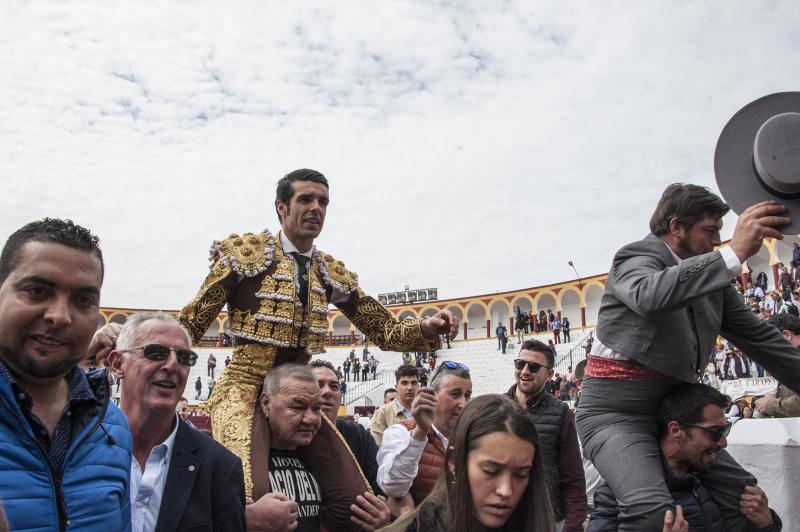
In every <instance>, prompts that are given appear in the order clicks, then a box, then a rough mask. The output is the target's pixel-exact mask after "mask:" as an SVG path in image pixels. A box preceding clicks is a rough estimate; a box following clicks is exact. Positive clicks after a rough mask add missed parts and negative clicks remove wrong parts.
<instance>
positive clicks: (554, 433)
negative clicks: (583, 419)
mask: <svg viewBox="0 0 800 532" xmlns="http://www.w3.org/2000/svg"><path fill="white" fill-rule="evenodd" d="M554 363H555V354H554V353H553V351H552V350H551V349H550V348H549V347H548V346H546V345H545V344H544V343H542V342H540V341H538V340H528V341H526V342H524V343H523V344H522V346H521V347H520V350H519V358H517V359H516V360H514V379H515V381H516V384H514V385H513V386H511V388H510V389H509V390H508V392H507V394H506V395H508V397H509V398H510V399H512V400H514V401H516V402H517V403H518V404H519V405H520V406H521V407H522V408H524V409H525V411H526V412H527V413H528V415H530V417H531V419H532V420H533V423H534V424H535V425H536V432H537V433H538V434H539V439H540V443H541V445H540V446H539V451H538V452H540V453H541V455H542V458H543V462H544V464H545V467H546V468H547V472H548V474H549V477H550V482H549V485H550V486H551V487H552V492H551V501H552V508H553V515H554V517H555V520H556V526H557V529H558V530H563V531H564V532H582V531H583V521H584V520H585V519H586V509H587V501H586V479H585V478H584V475H583V461H582V459H581V452H580V446H579V444H578V433H577V431H576V429H575V416H574V415H573V413H572V411H570V409H569V408H567V405H565V404H564V403H563V402H561V401H559V400H558V399H556V398H555V397H553V396H551V395H550V394H547V393H543V392H544V388H545V384H546V383H547V381H548V380H550V378H551V377H552V376H553V364H554ZM562 386H565V387H566V392H564V391H562V392H561V396H562V399H563V400H566V397H565V393H566V396H567V397H568V396H569V384H567V382H566V381H564V383H563V384H562Z"/></svg>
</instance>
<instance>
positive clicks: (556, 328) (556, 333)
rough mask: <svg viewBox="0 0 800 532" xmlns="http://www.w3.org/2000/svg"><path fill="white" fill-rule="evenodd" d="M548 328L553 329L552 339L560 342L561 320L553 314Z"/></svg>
mask: <svg viewBox="0 0 800 532" xmlns="http://www.w3.org/2000/svg"><path fill="white" fill-rule="evenodd" d="M550 328H551V329H553V340H554V341H555V343H557V344H560V343H561V320H559V319H558V318H557V317H555V316H553V321H551V322H550Z"/></svg>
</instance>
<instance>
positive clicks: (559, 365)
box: [553, 330, 594, 373]
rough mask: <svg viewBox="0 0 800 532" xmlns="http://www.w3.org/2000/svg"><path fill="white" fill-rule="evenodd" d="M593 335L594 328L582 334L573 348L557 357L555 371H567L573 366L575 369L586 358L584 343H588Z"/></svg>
mask: <svg viewBox="0 0 800 532" xmlns="http://www.w3.org/2000/svg"><path fill="white" fill-rule="evenodd" d="M593 335H594V330H590V331H589V332H587V333H586V334H584V335H583V336H581V337H580V338H579V339H578V341H577V342H576V343H575V346H574V347H573V348H572V349H570V350H569V351H568V352H567V353H564V354H563V355H561V356H560V357H559V358H557V359H556V363H555V365H554V369H553V371H555V372H557V373H566V371H567V368H569V367H572V368H573V369H574V368H575V365H576V364H577V363H578V362H580V361H581V360H583V359H585V358H586V350H585V349H584V347H583V344H584V343H586V339H587V338H589V337H590V336H593Z"/></svg>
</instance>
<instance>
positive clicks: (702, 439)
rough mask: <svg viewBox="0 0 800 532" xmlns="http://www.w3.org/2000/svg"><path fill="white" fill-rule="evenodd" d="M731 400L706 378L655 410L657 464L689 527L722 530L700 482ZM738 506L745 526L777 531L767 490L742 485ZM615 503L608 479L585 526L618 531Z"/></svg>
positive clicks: (718, 444)
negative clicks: (659, 460)
mask: <svg viewBox="0 0 800 532" xmlns="http://www.w3.org/2000/svg"><path fill="white" fill-rule="evenodd" d="M729 403H730V401H729V400H728V398H727V397H726V396H725V395H722V394H721V393H720V392H719V391H717V390H715V389H714V388H712V387H711V386H707V385H705V384H699V383H695V384H684V385H681V386H678V387H676V388H674V389H673V390H672V391H670V392H669V393H667V395H665V396H664V398H663V399H662V400H661V403H660V404H659V405H658V409H657V411H656V421H657V424H658V432H659V449H660V451H661V465H662V467H663V470H664V478H665V480H666V483H667V488H668V489H669V492H670V494H671V496H672V498H673V502H674V504H675V505H676V506H677V505H680V506H681V507H682V508H683V518H684V519H685V520H686V521H687V522H688V524H689V527H690V528H691V530H693V531H698V532H722V531H724V530H725V525H724V524H723V520H722V515H721V513H720V509H719V506H717V503H716V502H714V499H713V498H712V497H711V494H710V493H709V491H708V489H707V488H706V487H705V486H704V485H703V480H704V476H705V474H706V473H707V472H708V470H709V469H710V468H711V466H712V465H713V464H714V462H716V460H717V458H718V457H719V455H720V452H721V451H722V450H723V449H724V448H725V447H726V446H727V445H728V442H727V439H726V437H727V435H728V432H729V431H730V428H731V423H730V422H729V421H728V420H727V419H725V409H726V408H727V407H728V405H729ZM739 508H740V512H741V514H742V516H743V517H744V518H745V519H746V520H747V526H746V527H745V531H746V532H757V531H765V532H778V531H779V530H781V528H782V525H781V521H780V519H779V518H778V515H777V514H776V513H775V512H774V511H772V510H771V509H770V508H769V504H768V501H767V496H766V494H764V491H763V490H762V489H761V488H759V487H758V486H756V485H748V486H745V487H744V488H743V490H742V492H741V494H740V497H739ZM618 528H619V507H618V505H617V501H616V499H615V498H614V494H613V493H612V491H611V489H610V488H609V487H608V484H605V483H604V484H603V485H601V486H600V487H599V488H598V489H597V491H595V495H594V511H593V512H592V518H591V520H590V522H589V527H588V529H587V532H616V531H617V529H618Z"/></svg>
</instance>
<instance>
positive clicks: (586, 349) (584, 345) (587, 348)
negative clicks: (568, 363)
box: [583, 333, 594, 358]
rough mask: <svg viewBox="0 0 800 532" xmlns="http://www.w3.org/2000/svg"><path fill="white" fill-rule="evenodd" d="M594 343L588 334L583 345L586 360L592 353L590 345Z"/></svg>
mask: <svg viewBox="0 0 800 532" xmlns="http://www.w3.org/2000/svg"><path fill="white" fill-rule="evenodd" d="M593 343H594V337H593V336H592V334H591V333H589V338H587V339H586V343H584V344H583V350H584V351H585V352H586V358H589V353H591V352H592V344H593Z"/></svg>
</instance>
